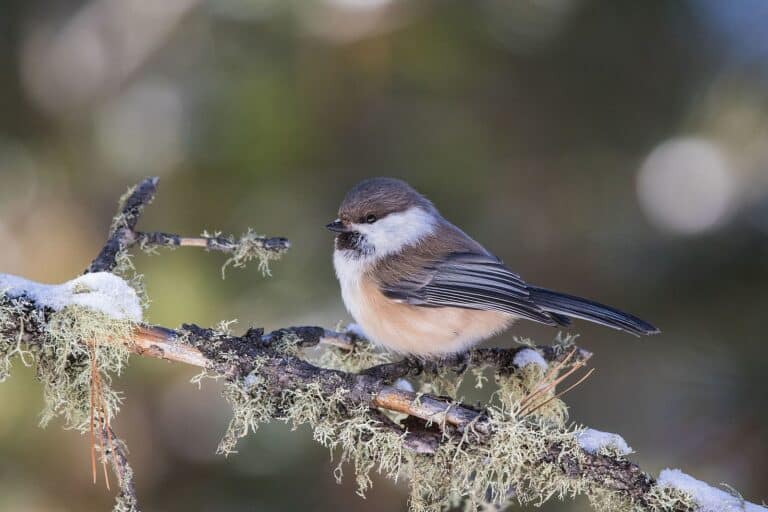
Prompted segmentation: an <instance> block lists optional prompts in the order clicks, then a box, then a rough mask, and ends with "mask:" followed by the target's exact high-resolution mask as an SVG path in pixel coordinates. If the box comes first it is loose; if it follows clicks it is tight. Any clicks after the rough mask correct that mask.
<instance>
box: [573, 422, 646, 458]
mask: <svg viewBox="0 0 768 512" xmlns="http://www.w3.org/2000/svg"><path fill="white" fill-rule="evenodd" d="M576 440H577V441H578V443H579V446H581V447H582V449H583V450H584V451H585V452H588V453H592V454H598V453H600V452H602V451H603V450H605V449H608V450H612V451H614V452H616V453H618V454H619V455H629V454H630V453H632V452H633V451H634V450H633V449H632V447H631V446H629V445H628V444H627V442H626V441H625V440H624V438H623V437H621V436H620V435H619V434H611V433H610V432H600V431H599V430H595V429H592V428H588V429H585V430H582V431H581V432H578V433H577V434H576Z"/></svg>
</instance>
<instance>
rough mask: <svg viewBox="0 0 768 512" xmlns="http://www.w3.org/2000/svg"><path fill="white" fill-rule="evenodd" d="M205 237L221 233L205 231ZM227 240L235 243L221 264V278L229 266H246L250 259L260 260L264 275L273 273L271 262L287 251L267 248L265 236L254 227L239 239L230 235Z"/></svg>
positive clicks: (224, 276) (214, 236)
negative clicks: (270, 266)
mask: <svg viewBox="0 0 768 512" xmlns="http://www.w3.org/2000/svg"><path fill="white" fill-rule="evenodd" d="M202 236H203V237H204V238H217V237H220V236H221V233H214V235H213V236H211V235H210V234H209V233H207V232H203V234H202ZM227 241H228V242H229V243H230V244H232V245H233V248H232V250H231V254H230V256H229V258H228V259H227V260H226V261H225V262H224V264H223V265H222V266H221V278H222V279H224V278H226V271H227V267H229V266H232V267H234V268H244V267H245V266H246V265H247V264H248V263H249V262H250V261H252V260H258V268H259V270H260V271H261V273H262V275H265V276H269V275H272V274H271V272H270V269H269V262H270V261H274V260H278V259H280V257H281V256H282V255H283V253H285V249H275V248H267V247H266V245H265V238H264V237H263V236H261V235H259V234H257V233H256V232H255V231H253V229H251V228H248V231H246V232H245V233H243V235H242V236H241V237H240V239H239V240H235V239H234V238H232V237H230V238H228V239H227Z"/></svg>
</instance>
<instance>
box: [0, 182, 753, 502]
mask: <svg viewBox="0 0 768 512" xmlns="http://www.w3.org/2000/svg"><path fill="white" fill-rule="evenodd" d="M156 186H157V179H156V178H151V179H148V180H145V181H143V182H142V183H140V184H139V185H137V186H136V187H134V188H133V189H132V190H131V191H130V193H129V194H128V195H127V196H126V197H125V198H124V199H123V200H122V201H121V207H120V211H119V213H118V216H117V217H116V219H115V221H114V222H113V224H112V229H111V231H110V235H109V238H108V241H107V243H106V244H105V247H104V249H103V250H102V251H101V253H100V254H99V255H98V257H97V258H96V259H95V260H94V261H93V262H92V263H91V265H90V267H89V269H88V271H87V272H88V273H86V275H83V276H80V277H78V278H75V279H73V280H71V281H69V282H67V283H64V284H60V285H42V284H38V283H34V282H31V281H28V280H26V279H23V278H19V277H15V276H9V275H3V274H0V380H2V379H3V378H4V377H5V376H7V375H8V372H9V369H10V364H11V360H15V359H18V360H20V361H21V362H22V363H23V364H35V365H36V366H37V368H38V375H40V377H41V381H43V384H44V392H45V393H46V403H47V404H48V405H47V408H48V409H47V410H46V413H45V414H46V415H47V416H53V415H60V416H62V417H63V418H64V420H65V422H66V423H67V425H69V426H73V427H77V428H80V430H81V431H83V432H87V431H88V426H89V425H90V426H91V428H92V427H93V425H94V422H95V423H96V424H97V425H98V426H99V428H98V430H97V432H98V435H99V438H100V439H99V443H98V446H99V447H100V448H99V449H100V452H101V456H102V458H103V459H104V461H105V463H109V464H111V465H112V466H113V470H114V472H115V474H116V475H117V478H118V481H119V484H120V495H119V498H118V505H117V507H116V509H118V510H122V511H136V510H138V504H137V503H138V502H137V499H136V495H135V491H134V487H133V480H134V476H133V471H132V470H131V468H130V466H129V465H128V459H127V456H126V451H125V449H124V444H123V443H122V441H120V440H119V439H118V438H117V437H116V436H115V434H114V432H112V430H111V427H110V426H109V420H110V418H111V416H112V415H114V414H115V413H116V412H117V409H118V406H119V399H118V398H116V395H114V393H113V392H112V391H111V389H110V388H109V383H110V381H109V375H110V374H111V373H119V371H120V370H121V369H122V367H123V365H124V363H125V361H126V360H127V358H128V356H129V355H130V354H134V355H135V354H138V355H141V356H145V357H154V358H162V359H166V360H169V361H174V362H177V363H181V364H188V365H192V366H196V367H200V368H201V370H202V373H201V374H200V376H199V377H198V379H196V380H198V381H199V380H200V379H203V378H205V377H210V378H223V379H225V380H226V386H225V398H226V399H227V400H228V401H229V402H230V404H231V405H232V407H233V419H232V421H231V423H230V427H229V429H228V431H227V432H226V433H225V435H224V438H223V440H222V443H221V445H220V451H221V452H222V453H225V454H226V453H230V452H231V451H232V450H233V448H234V446H235V444H236V442H237V440H238V439H239V438H240V437H242V436H244V435H247V434H249V433H251V432H253V431H254V430H256V429H257V428H258V426H259V424H261V423H264V422H267V421H272V420H281V421H284V422H287V423H289V424H291V425H299V424H308V425H309V426H310V427H311V428H312V430H313V433H314V438H315V439H316V440H317V441H318V442H320V443H322V444H323V445H325V446H328V447H329V448H330V449H332V450H335V451H336V452H337V453H338V454H339V457H338V460H340V465H339V467H338V468H337V475H338V476H339V477H340V475H341V468H342V467H344V465H347V464H348V465H351V466H352V467H353V469H354V471H355V473H356V481H357V484H358V488H359V492H360V493H363V492H364V491H365V490H366V489H367V488H368V487H369V486H370V485H371V480H370V477H369V474H370V473H371V471H374V470H376V471H378V472H379V473H382V474H384V475H386V476H389V477H391V478H395V479H397V478H405V479H406V480H407V481H408V482H409V484H410V486H411V500H410V507H411V509H412V510H414V511H433V510H441V509H444V508H446V507H448V506H450V505H455V504H457V503H459V502H464V503H465V505H466V506H467V507H468V508H469V509H476V508H480V507H485V506H488V505H492V506H496V507H503V506H505V505H507V504H508V503H510V502H521V503H528V502H532V503H541V502H543V501H546V500H548V499H550V498H552V497H560V498H564V497H570V496H574V495H576V494H580V493H583V494H586V495H587V496H588V497H589V499H590V501H591V502H592V503H593V505H594V506H595V508H596V509H598V510H610V511H621V510H627V511H629V510H632V511H677V512H694V511H701V512H712V511H715V510H718V511H719V510H723V511H729V510H733V511H737V510H745V511H748V512H754V511H757V510H768V509H766V508H765V507H762V506H759V505H754V504H751V503H748V502H746V501H744V500H743V499H741V498H740V497H737V496H734V495H732V494H731V493H728V492H725V491H721V490H719V489H715V488H712V487H709V486H708V485H706V484H704V483H702V482H698V481H697V480H695V479H693V478H692V477H690V476H688V475H685V474H683V473H681V472H679V471H677V470H667V471H665V472H663V473H662V474H661V475H660V477H659V478H658V479H654V478H653V477H652V476H651V475H649V474H647V473H645V472H643V471H642V470H641V469H640V468H639V467H638V466H637V465H636V464H634V463H632V462H631V461H629V460H628V458H627V457H628V456H629V455H630V454H631V453H632V450H631V448H630V447H629V446H628V444H627V443H626V442H625V441H624V439H622V438H621V436H619V435H617V434H611V433H605V432H599V431H597V430H593V429H585V428H582V427H578V426H576V425H573V424H570V423H569V422H568V420H567V408H566V406H565V404H564V403H563V402H562V401H561V400H560V396H559V395H558V393H557V385H558V384H559V383H560V382H561V380H562V379H563V378H565V377H567V376H569V375H571V374H572V372H574V371H576V370H579V369H581V368H582V367H583V366H584V365H585V364H586V362H587V361H588V360H589V359H590V357H591V354H590V353H589V352H587V351H586V350H583V349H581V348H578V347H577V346H575V345H574V340H573V339H572V338H558V339H557V340H556V342H555V343H554V344H553V345H551V346H533V345H531V346H521V347H519V348H514V349H477V350H473V351H470V352H468V353H467V354H463V355H456V356H453V357H450V358H446V359H444V360H441V361H419V360H411V359H405V360H392V359H391V356H390V355H388V354H385V353H382V352H379V351H377V350H376V349H375V348H374V347H373V346H371V345H370V344H369V343H368V342H366V341H365V340H364V339H363V337H362V336H361V333H359V332H358V331H356V330H355V329H347V330H344V331H342V332H338V331H333V330H329V329H325V328H322V327H290V328H284V329H279V330H276V331H273V332H269V333H265V332H264V331H263V330H262V329H257V328H251V329H249V330H248V331H247V332H245V333H244V334H242V335H235V334H233V333H231V332H230V331H229V329H228V327H227V326H226V325H221V326H219V327H217V328H215V329H210V328H202V327H199V326H196V325H193V324H188V325H182V326H181V327H180V328H176V329H171V328H167V327H162V326H154V325H147V324H144V323H142V315H141V312H142V301H141V297H142V293H141V292H139V293H137V292H136V290H134V288H133V287H132V286H131V285H129V283H128V282H126V281H125V280H123V279H122V278H121V277H118V276H117V275H116V274H114V273H112V272H116V271H119V270H122V271H125V270H126V268H125V261H126V260H127V257H126V255H125V253H126V251H127V250H128V249H129V248H131V247H132V246H139V247H141V248H144V249H151V248H153V247H159V246H197V247H203V248H205V249H211V250H218V251H223V252H225V253H229V256H230V260H228V262H229V263H231V264H233V265H242V264H244V263H245V262H246V261H248V260H250V259H253V258H257V259H258V260H259V262H260V264H266V261H267V260H269V259H273V258H274V257H275V256H277V255H279V254H280V253H282V252H283V251H284V250H285V249H287V248H288V242H287V240H285V239H282V238H266V237H259V236H256V235H254V234H253V233H252V232H251V231H249V232H248V233H246V235H244V236H243V237H242V238H241V239H240V240H235V239H233V238H229V237H221V235H218V234H215V235H204V236H202V237H199V238H185V237H180V236H178V235H173V234H167V233H161V232H155V233H148V232H139V231H136V224H137V221H138V219H139V216H140V214H141V211H142V209H143V208H144V206H146V205H147V204H148V203H149V202H150V201H151V200H152V199H153V197H154V195H155V191H156ZM491 374H492V375H493V379H494V385H495V386H496V388H497V390H496V392H495V393H494V394H493V396H492V398H491V399H490V400H489V401H488V402H487V403H485V404H483V405H482V406H480V407H476V406H472V405H469V404H466V403H462V402H461V401H460V400H459V399H458V398H457V397H458V387H459V383H460V382H461V381H462V380H463V379H465V378H467V379H469V378H471V379H474V381H475V385H476V386H478V387H480V386H482V385H484V384H485V385H488V384H487V383H486V381H487V380H488V376H489V375H491ZM414 388H415V389H417V390H418V391H415V390H414ZM94 393H96V394H98V395H99V397H100V400H99V401H97V403H98V404H99V407H98V408H97V410H96V413H94ZM139 478H140V475H139Z"/></svg>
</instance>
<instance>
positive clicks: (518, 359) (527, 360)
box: [512, 348, 548, 370]
mask: <svg viewBox="0 0 768 512" xmlns="http://www.w3.org/2000/svg"><path fill="white" fill-rule="evenodd" d="M512 363H514V365H515V366H517V367H518V368H522V367H524V366H526V365H529V364H535V365H538V366H539V368H541V369H542V370H546V369H547V367H548V366H547V362H546V361H545V360H544V358H543V357H541V354H539V353H538V352H537V351H536V350H533V349H532V348H524V349H522V350H518V351H517V354H515V358H514V359H513V360H512Z"/></svg>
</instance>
